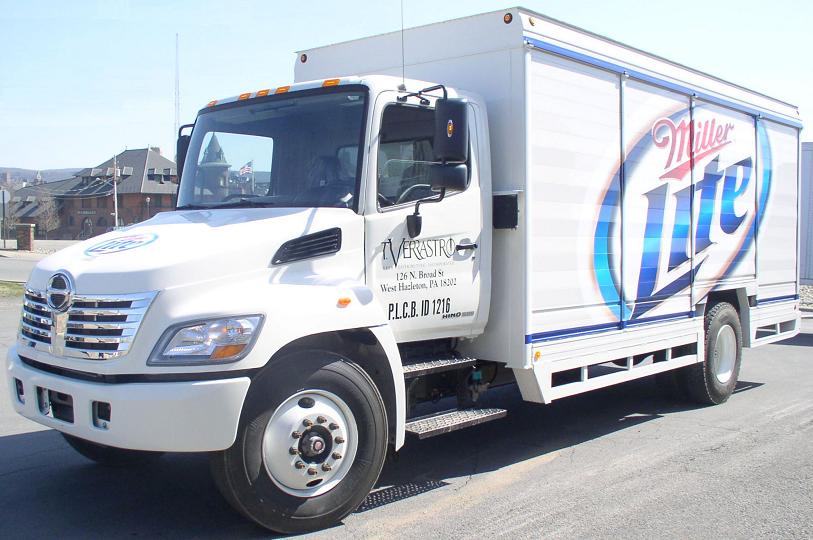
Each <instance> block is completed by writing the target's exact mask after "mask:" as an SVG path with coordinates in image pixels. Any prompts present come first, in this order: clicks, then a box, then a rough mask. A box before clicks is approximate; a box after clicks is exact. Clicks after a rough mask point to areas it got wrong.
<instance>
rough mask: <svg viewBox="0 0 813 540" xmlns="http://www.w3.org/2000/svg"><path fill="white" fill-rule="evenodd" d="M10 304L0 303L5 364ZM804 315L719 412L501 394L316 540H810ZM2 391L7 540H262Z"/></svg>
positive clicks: (191, 479) (660, 399)
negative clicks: (115, 464) (110, 463)
mask: <svg viewBox="0 0 813 540" xmlns="http://www.w3.org/2000/svg"><path fill="white" fill-rule="evenodd" d="M18 316H19V303H18V302H17V301H11V300H8V299H5V300H3V299H0V354H3V355H4V356H5V352H6V348H7V347H8V345H9V344H10V343H11V342H13V340H14V333H15V329H16V325H17V317H18ZM811 347H813V319H808V320H805V321H804V324H803V333H802V334H801V335H799V336H798V337H796V338H794V339H792V340H789V341H786V342H784V343H782V344H775V345H768V346H765V347H762V348H759V349H754V350H746V351H745V353H744V363H743V367H742V372H741V374H740V383H739V385H738V387H737V390H736V393H735V394H734V395H733V396H732V397H731V399H730V400H729V401H728V403H726V404H724V405H721V406H716V407H697V406H694V405H687V404H685V403H677V402H674V401H673V400H672V399H670V398H667V397H664V396H662V395H661V394H660V393H659V390H658V388H657V387H656V385H655V384H654V382H653V381H651V380H641V381H635V382H632V383H627V384H625V385H621V386H617V387H614V388H608V389H604V390H600V391H596V392H593V393H590V394H585V395H581V396H575V397H572V398H567V399H563V400H561V401H558V402H554V403H553V404H551V405H548V406H541V405H531V404H525V403H523V402H521V400H520V399H519V397H518V395H517V393H516V391H514V390H511V389H505V390H503V391H500V392H497V395H495V396H494V397H493V398H492V399H493V400H494V401H496V402H498V403H499V404H502V405H508V406H509V408H510V412H509V415H508V417H507V418H506V419H504V420H500V421H496V422H492V423H489V424H485V425H481V426H478V427H474V428H471V429H467V430H463V431H459V432H455V433H452V434H449V435H445V436H440V437H436V438H432V439H427V440H424V441H417V440H408V443H407V445H406V447H405V448H404V449H403V450H402V451H401V452H399V454H398V456H397V458H395V459H390V460H388V462H387V464H386V465H385V467H384V471H383V474H382V476H381V480H380V482H379V485H378V486H377V488H376V490H375V491H374V493H372V494H371V495H370V496H369V497H368V498H367V501H366V502H365V503H364V504H363V505H362V507H361V508H360V509H359V510H358V511H357V512H356V513H354V514H352V515H351V516H349V517H348V518H347V519H345V520H344V523H343V524H341V525H338V526H336V527H333V528H331V529H328V530H325V531H321V532H319V533H315V534H313V535H311V537H312V538H331V539H333V538H336V537H337V536H339V537H350V538H416V539H421V540H425V539H427V538H455V539H457V538H477V539H479V538H490V537H510V538H528V537H530V538H542V537H544V538H568V539H570V538H613V539H615V538H646V539H650V538H653V537H654V538H681V539H684V538H698V539H700V538H703V539H705V538H710V537H719V538H749V539H750V538H767V537H770V538H776V537H783V538H811V537H813V493H812V492H811V489H812V488H811V486H813V355H812V354H811V352H813V348H811ZM8 392H9V389H8V386H7V385H4V386H2V387H0V456H2V459H1V460H0V486H2V489H0V531H2V533H0V534H1V535H2V536H3V537H4V538H52V537H60V538H124V537H150V538H151V537H163V538H264V537H270V536H271V535H270V534H268V533H267V532H266V531H264V530H262V529H260V528H258V527H256V526H254V525H252V524H251V523H249V522H247V521H245V520H244V519H243V518H242V517H240V516H239V515H238V514H237V513H235V512H234V511H232V510H231V508H230V507H229V506H228V505H227V503H226V502H225V501H224V500H223V499H222V498H221V497H220V495H219V494H218V492H217V489H216V488H215V486H214V484H213V483H212V481H211V480H210V477H209V471H208V464H207V458H206V456H205V455H195V454H184V455H168V456H165V457H164V458H162V459H161V460H159V461H158V462H156V463H154V464H151V465H149V466H146V467H142V468H131V469H126V468H125V469H107V468H103V467H99V466H96V465H94V464H92V463H90V462H88V461H87V460H85V459H84V458H82V457H80V456H79V455H77V454H75V453H74V452H73V451H72V450H71V449H70V448H69V447H68V446H67V444H66V443H65V442H64V441H63V440H62V438H61V437H60V435H59V434H58V433H56V432H55V431H52V430H48V429H42V428H41V427H40V426H38V425H37V424H35V423H32V422H30V421H28V420H25V419H22V418H20V417H18V416H16V415H15V414H14V413H13V412H12V410H11V406H10V404H9V396H8Z"/></svg>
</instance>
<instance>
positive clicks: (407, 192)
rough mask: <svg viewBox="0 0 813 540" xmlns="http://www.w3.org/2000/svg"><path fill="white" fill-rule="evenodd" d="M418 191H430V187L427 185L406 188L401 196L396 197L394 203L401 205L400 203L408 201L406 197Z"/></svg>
mask: <svg viewBox="0 0 813 540" xmlns="http://www.w3.org/2000/svg"><path fill="white" fill-rule="evenodd" d="M419 189H427V190H429V191H431V190H432V186H430V185H429V184H415V185H412V186H409V187H408V188H406V189H405V190H404V192H403V193H401V195H399V196H398V199H397V200H396V201H395V204H401V203H402V202H407V200H408V199H407V197H408V196H409V195H411V194H412V192H413V191H417V190H419Z"/></svg>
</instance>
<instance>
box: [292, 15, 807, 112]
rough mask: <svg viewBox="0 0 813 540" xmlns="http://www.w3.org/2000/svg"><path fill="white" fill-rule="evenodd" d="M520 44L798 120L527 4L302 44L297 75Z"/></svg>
mask: <svg viewBox="0 0 813 540" xmlns="http://www.w3.org/2000/svg"><path fill="white" fill-rule="evenodd" d="M506 21H508V22H506ZM402 37H403V45H404V46H403V52H402V48H401V43H402ZM522 47H530V48H537V49H541V50H546V51H548V52H552V53H554V54H558V55H562V56H566V57H569V58H572V59H575V60H578V61H581V62H584V63H587V64H591V65H594V66H597V67H601V68H604V69H607V70H609V71H615V72H627V73H629V74H630V75H634V76H635V77H636V78H639V79H642V80H648V81H651V82H655V83H657V84H659V85H661V86H664V87H666V88H670V89H673V90H679V91H682V92H684V93H689V94H695V95H697V96H698V97H701V98H703V99H706V100H710V101H715V102H718V103H719V104H722V105H727V106H731V107H733V108H736V109H740V110H744V111H747V112H750V113H752V114H762V115H766V116H771V117H773V119H774V120H776V121H780V122H782V123H787V124H791V125H794V126H799V125H800V120H799V111H798V109H797V107H796V106H794V105H791V104H789V103H786V102H784V101H781V100H778V99H775V98H772V97H769V96H767V95H765V94H762V93H759V92H756V91H753V90H749V89H747V88H745V87H743V86H740V85H737V84H734V83H731V82H728V81H725V80H723V79H720V78H718V77H715V76H713V75H709V74H707V73H704V72H701V71H698V70H695V69H692V68H689V67H686V66H683V65H681V64H678V63H676V62H672V61H670V60H667V59H664V58H662V57H659V56H657V55H653V54H650V53H647V52H644V51H641V50H639V49H636V48H634V47H631V46H629V45H625V44H623V43H620V42H618V41H615V40H613V39H610V38H607V37H604V36H600V35H598V34H595V33H592V32H589V31H587V30H584V29H581V28H577V27H575V26H572V25H570V24H567V23H564V22H562V21H558V20H556V19H552V18H550V17H546V16H544V15H541V14H539V13H536V12H534V11H531V10H529V9H526V8H522V7H515V8H510V9H506V10H500V11H494V12H490V13H484V14H481V15H473V16H470V17H464V18H460V19H454V20H450V21H444V22H439V23H434V24H429V25H425V26H419V27H415V28H408V29H405V30H404V32H403V36H402V35H401V32H400V31H396V32H390V33H387V34H381V35H377V36H371V37H367V38H362V39H356V40H352V41H346V42H343V43H337V44H333V45H326V46H322V47H315V48H311V49H306V50H302V51H299V52H298V58H297V62H296V67H295V71H294V78H295V80H296V81H305V80H312V79H320V78H325V77H330V76H341V75H351V74H356V75H361V74H371V73H385V74H389V75H402V70H403V74H404V75H405V76H406V77H410V76H412V77H414V78H419V79H423V78H426V75H425V73H426V70H425V69H423V68H425V66H426V65H427V64H429V63H432V62H438V61H442V60H444V59H448V58H460V57H463V56H471V55H477V54H483V53H488V52H491V51H501V50H507V49H518V48H522ZM402 58H403V67H402ZM435 82H440V83H442V82H444V81H441V80H438V81H435ZM473 90H475V91H480V90H479V89H477V88H473ZM486 97H488V96H486Z"/></svg>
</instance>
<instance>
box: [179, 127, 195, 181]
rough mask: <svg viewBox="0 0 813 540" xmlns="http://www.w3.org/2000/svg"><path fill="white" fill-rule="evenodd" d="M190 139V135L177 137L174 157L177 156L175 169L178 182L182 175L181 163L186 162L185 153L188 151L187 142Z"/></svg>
mask: <svg viewBox="0 0 813 540" xmlns="http://www.w3.org/2000/svg"><path fill="white" fill-rule="evenodd" d="M191 139H192V136H191V135H179V136H178V144H177V146H176V147H175V155H176V156H177V158H176V159H177V160H178V161H177V163H176V164H175V167H176V168H177V169H178V180H179V181H180V179H181V175H182V174H183V162H184V161H186V153H187V152H188V151H189V141H190V140H191Z"/></svg>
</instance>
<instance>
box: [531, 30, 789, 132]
mask: <svg viewBox="0 0 813 540" xmlns="http://www.w3.org/2000/svg"><path fill="white" fill-rule="evenodd" d="M525 43H526V44H528V45H530V46H531V47H533V48H535V49H539V50H542V51H547V52H550V53H553V54H556V55H558V56H564V57H565V58H571V59H573V60H578V61H579V62H582V63H585V64H589V65H591V66H595V67H599V68H602V69H606V70H607V71H612V72H614V73H618V74H619V75H621V74H625V73H626V74H627V75H629V76H630V77H634V78H635V79H638V80H641V81H644V82H647V83H650V84H654V85H656V86H660V87H662V88H666V89H668V90H673V91H675V92H679V93H681V94H686V95H688V96H695V97H697V98H699V99H702V100H705V101H708V102H710V103H716V104H717V105H722V106H724V107H728V108H730V109H734V110H737V111H741V112H744V113H747V114H750V115H752V116H758V117H761V118H764V119H767V120H773V121H774V122H777V123H780V124H785V125H788V126H793V127H795V128H801V127H802V123H801V122H799V121H797V120H793V119H790V118H786V117H784V116H777V115H775V114H772V113H769V112H766V111H761V110H759V109H755V108H752V107H748V106H747V105H743V104H741V103H736V102H734V101H729V100H727V99H723V98H719V97H716V96H713V95H711V94H707V93H705V92H702V91H699V90H694V89H692V88H689V87H688V86H683V85H680V84H676V83H673V82H669V81H666V80H663V79H658V78H657V77H653V76H652V75H647V74H645V73H642V72H640V71H635V70H634V69H629V68H625V67H623V66H620V65H618V64H613V63H612V62H608V61H606V60H601V59H599V58H595V57H593V56H588V55H586V54H582V53H578V52H575V51H571V50H570V49H565V48H564V47H559V46H558V45H553V44H551V43H546V42H544V41H540V40H538V39H534V38H530V37H525Z"/></svg>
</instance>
